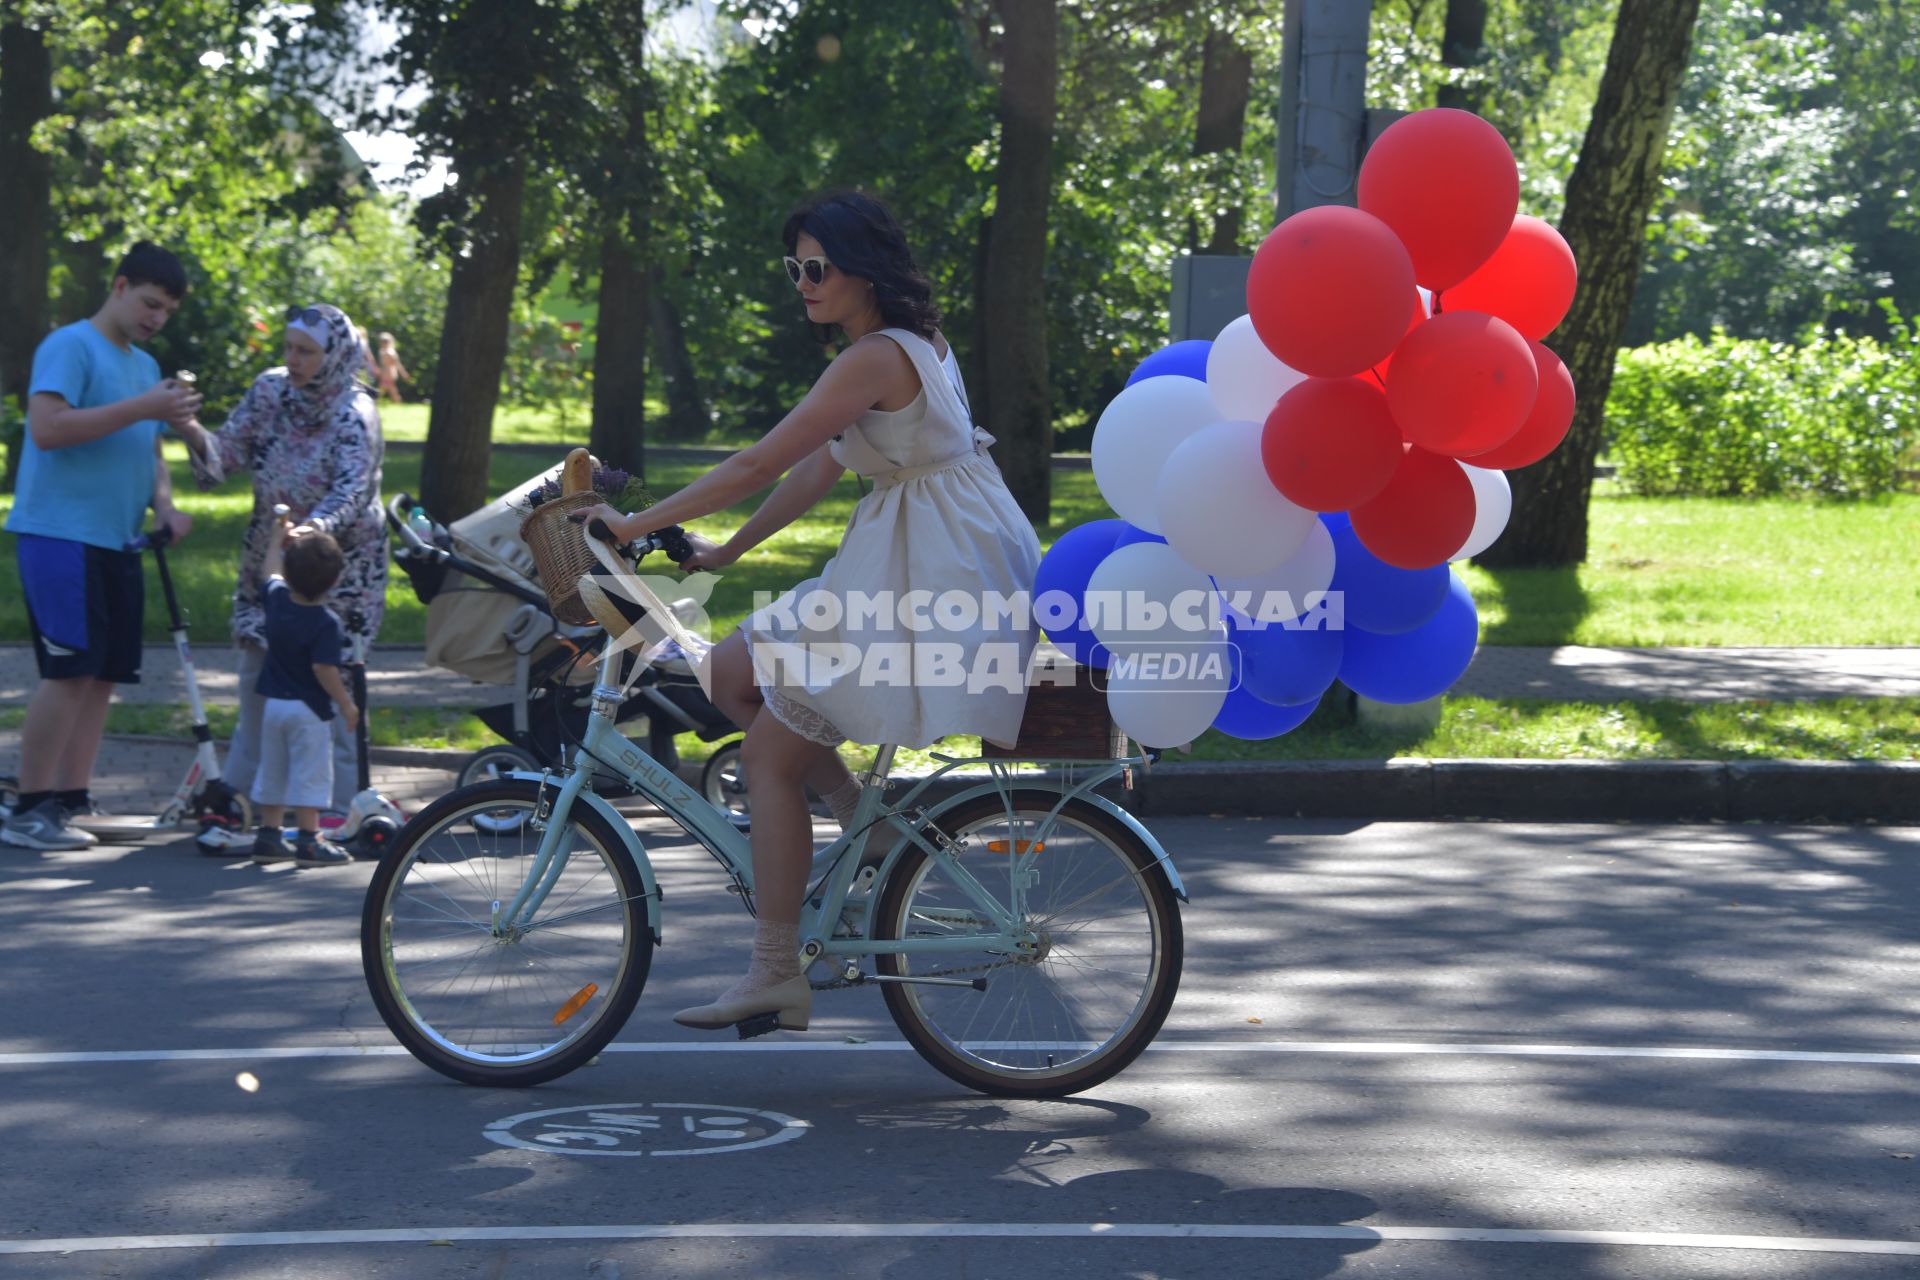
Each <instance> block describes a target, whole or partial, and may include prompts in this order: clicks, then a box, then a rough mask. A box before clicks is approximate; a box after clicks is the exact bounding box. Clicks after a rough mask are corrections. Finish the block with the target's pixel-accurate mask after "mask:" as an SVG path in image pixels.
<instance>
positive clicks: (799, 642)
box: [741, 329, 1040, 747]
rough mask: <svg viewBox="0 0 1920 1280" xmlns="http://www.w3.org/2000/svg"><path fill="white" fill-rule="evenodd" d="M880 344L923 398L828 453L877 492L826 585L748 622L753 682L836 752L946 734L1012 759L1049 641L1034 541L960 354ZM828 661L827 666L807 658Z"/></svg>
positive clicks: (882, 414)
mask: <svg viewBox="0 0 1920 1280" xmlns="http://www.w3.org/2000/svg"><path fill="white" fill-rule="evenodd" d="M880 332H882V333H884V334H885V335H886V336H887V337H889V338H891V339H893V341H895V342H896V343H898V344H899V345H900V348H901V350H903V351H905V352H906V353H907V357H908V358H909V359H911V360H912V361H913V367H914V370H915V371H916V372H917V373H918V374H919V375H920V394H919V395H918V396H917V397H916V398H915V399H914V402H913V403H912V404H910V405H908V406H907V407H906V408H904V409H900V410H897V411H894V412H886V411H882V410H878V409H874V410H869V411H868V412H866V413H864V414H862V415H860V417H859V418H858V419H857V420H856V421H855V422H854V423H853V425H852V426H850V427H848V428H847V430H846V431H845V432H843V433H842V434H840V435H839V436H836V437H835V438H834V440H833V442H832V444H831V445H830V446H829V448H830V450H831V451H832V454H833V457H834V458H835V460H836V461H838V462H840V463H841V465H843V466H845V467H847V468H848V469H849V470H851V471H855V472H857V473H859V474H860V475H862V476H865V477H867V478H868V479H870V480H871V481H872V482H873V490H872V492H870V493H868V494H867V495H866V496H865V497H863V498H862V499H861V500H860V502H859V504H858V505H857V506H856V507H854V510H853V516H852V518H851V519H849V520H848V521H847V530H846V533H845V535H843V537H842V538H841V542H840V550H839V552H838V553H837V554H836V555H835V556H834V557H833V559H831V560H829V561H828V562H827V564H826V567H825V568H824V569H822V570H821V571H820V575H819V576H818V577H816V578H810V579H808V580H807V581H805V582H802V583H800V584H799V585H798V586H796V587H794V588H793V589H792V590H791V591H789V592H787V593H786V594H785V595H783V596H782V597H780V598H779V599H778V600H776V601H774V602H773V603H772V604H771V605H768V606H767V607H765V608H763V609H760V610H758V611H756V612H755V613H754V614H753V615H752V616H751V617H749V618H748V619H747V620H746V621H745V622H744V623H742V624H741V630H742V632H743V633H744V634H745V636H746V640H747V644H748V646H749V649H750V651H751V652H752V654H753V658H754V674H755V680H756V682H757V683H758V684H759V686H760V691H761V694H762V696H763V697H764V698H765V700H766V706H767V709H768V710H770V711H771V712H772V713H773V714H774V716H775V718H776V719H778V720H779V721H780V722H781V723H782V724H784V725H786V726H787V727H788V728H790V729H792V730H793V731H794V732H795V733H798V734H800V735H801V736H802V737H805V738H808V739H811V740H812V741H814V742H820V743H824V744H826V745H829V746H832V745H836V744H838V743H839V742H841V741H842V740H844V739H849V738H850V739H852V740H853V741H856V742H863V743H875V744H878V743H893V744H895V745H897V746H904V747H924V746H928V745H930V744H932V743H934V742H936V741H938V740H939V739H940V738H942V737H944V736H946V735H947V734H950V733H977V734H979V735H980V736H981V737H983V738H985V739H987V740H988V741H989V742H993V743H996V744H998V745H1000V746H1011V745H1013V742H1014V740H1015V739H1016V738H1017V737H1018V736H1019V730H1020V717H1021V715H1022V714H1023V713H1024V711H1025V709H1026V680H1025V672H1026V668H1027V664H1028V661H1029V660H1030V659H1031V657H1032V654H1033V648H1034V644H1035V642H1036V640H1037V639H1038V635H1039V632H1038V628H1037V626H1036V624H1035V623H1034V621H1033V617H1032V609H1031V607H1030V606H1029V604H1028V597H1030V595H1031V593H1032V591H1033V580H1034V574H1035V572H1036V571H1037V570H1038V569H1039V567H1040V541H1039V539H1038V538H1036V537H1035V536H1034V532H1033V526H1032V525H1031V524H1030V523H1029V522H1028V520H1027V517H1026V515H1025V513H1023V512H1022V511H1021V510H1020V506H1019V504H1018V503H1016V502H1015V501H1014V499H1013V495H1012V494H1011V493H1010V492H1008V490H1007V485H1006V481H1005V480H1003V479H1002V478H1001V475H1000V468H999V467H998V466H996V465H995V464H994V461H993V459H992V457H991V456H989V455H988V453H987V446H988V445H990V444H992V443H993V437H992V436H990V435H988V434H987V433H986V432H985V431H983V430H981V429H979V428H977V427H975V426H974V425H973V415H972V412H971V410H970V409H969V407H968V405H967V393H966V387H965V385H964V384H963V383H962V382H961V379H960V367H959V364H958V363H957V362H956V361H955V360H954V358H953V350H952V348H951V347H949V348H948V350H947V354H946V356H945V358H944V359H943V358H942V357H940V356H939V355H937V354H936V353H935V351H934V347H933V344H932V343H931V342H929V341H927V340H926V339H925V338H922V337H920V336H919V335H918V334H915V333H912V332H910V331H908V330H905V329H883V330H881V331H880ZM916 592H917V593H919V595H918V596H913V595H911V594H910V593H916ZM856 593H860V594H863V595H864V596H865V600H864V601H859V600H856V598H855V597H856ZM995 596H997V597H998V598H999V599H1001V600H1007V601H1011V602H1013V604H1014V606H1015V607H1014V608H1012V609H1008V608H1003V607H997V606H996V605H995V603H994V601H995ZM969 600H971V601H973V602H974V604H975V605H978V606H980V607H978V608H970V607H969V606H968V604H967V602H968V601H969ZM836 604H838V605H839V606H841V607H840V608H839V609H837V610H836V608H835V607H834V606H835V605H836ZM862 605H864V607H860V606H862ZM916 606H918V607H916ZM836 613H837V615H838V616H836ZM823 653H824V654H830V655H832V660H828V661H816V660H810V659H809V660H802V659H801V655H803V654H811V655H820V654H823ZM856 655H857V656H858V658H859V661H858V663H857V665H850V664H851V660H852V658H853V657H854V656H856Z"/></svg>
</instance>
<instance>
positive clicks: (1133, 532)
mask: <svg viewBox="0 0 1920 1280" xmlns="http://www.w3.org/2000/svg"><path fill="white" fill-rule="evenodd" d="M1120 523H1121V524H1127V522H1126V521H1124V520H1122V521H1121V522H1120ZM1136 542H1158V543H1161V544H1163V545H1164V544H1165V543H1166V539H1165V538H1163V537H1161V536H1160V535H1159V534H1157V533H1148V532H1147V531H1146V530H1145V529H1142V528H1141V527H1140V526H1138V525H1133V524H1127V527H1126V528H1124V529H1122V530H1121V531H1120V536H1119V537H1118V538H1115V539H1114V540H1113V549H1114V550H1115V551H1118V550H1119V549H1120V548H1122V547H1130V546H1132V545H1133V544H1134V543H1136Z"/></svg>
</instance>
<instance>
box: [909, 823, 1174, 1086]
mask: <svg viewBox="0 0 1920 1280" xmlns="http://www.w3.org/2000/svg"><path fill="white" fill-rule="evenodd" d="M1059 801H1060V794H1059V792H1057V791H1047V790H1044V789H1037V788H1029V789H1021V790H1016V791H1014V792H1012V804H1011V807H1010V808H1009V805H1008V804H1007V803H1005V802H1004V801H1002V799H1001V798H1000V797H999V796H998V795H987V796H981V797H979V798H978V799H976V800H971V801H968V802H966V803H965V804H962V805H960V806H958V807H957V808H955V809H951V810H948V811H947V812H945V813H943V814H941V815H939V818H938V822H939V825H940V827H941V829H942V830H943V831H945V832H946V833H947V834H948V835H949V836H951V837H952V838H953V841H954V849H953V850H952V855H953V857H954V858H955V860H956V862H957V864H958V867H959V868H960V869H961V870H962V871H963V872H964V873H965V874H967V875H969V876H971V877H972V879H973V880H974V881H976V882H977V883H978V884H979V885H980V886H981V887H982V888H984V889H986V890H987V891H988V892H989V893H991V894H993V895H994V896H996V897H999V898H1000V900H1001V901H1002V902H1008V901H1010V896H1003V895H1009V894H1010V889H1011V885H1012V882H1013V879H1014V877H1016V876H1019V877H1022V878H1024V879H1025V880H1026V884H1027V887H1026V891H1025V904H1026V909H1025V912H1024V916H1023V918H1022V919H1021V920H1020V921H1019V922H1018V927H1019V928H1020V929H1021V930H1022V931H1023V932H1024V934H1025V935H1026V942H1027V945H1026V946H1025V947H1024V948H1020V949H1014V950H1008V949H1006V948H1005V947H1003V946H1000V945H996V944H994V943H992V942H990V941H988V940H986V939H983V940H982V945H981V947H980V948H979V949H978V950H977V951H976V950H971V949H969V950H964V951H958V952H955V951H938V952H907V953H882V954H881V955H879V956H878V957H877V958H876V961H875V965H876V968H877V969H878V970H879V972H880V973H882V974H885V975H888V976H892V977H901V978H916V977H918V978H944V979H949V980H952V979H959V980H964V981H969V982H971V981H973V980H976V979H984V980H985V983H986V989H985V990H984V991H981V990H976V989H974V988H973V987H971V986H957V985H955V986H949V985H933V984H916V983H910V982H909V983H896V982H889V983H887V984H886V987H885V992H886V1000H887V1011H888V1012H889V1013H891V1014H892V1015H893V1020H894V1023H895V1024H896V1025H897V1026H898V1027H899V1028H900V1033H901V1034H902V1035H903V1036H905V1037H906V1038H907V1040H908V1042H909V1043H911V1044H912V1045H913V1047H914V1048H915V1049H917V1050H918V1051H919V1052H920V1055H921V1056H922V1057H923V1058H925V1059H926V1060H927V1061H928V1062H929V1063H931V1064H932V1065H933V1066H935V1067H937V1068H938V1069H939V1070H941V1071H942V1072H945V1073H946V1074H947V1075H948V1076H950V1077H951V1078H953V1079H954V1080H957V1081H959V1082H960V1083H961V1084H964V1085H966V1086H967V1087H969V1088H971V1089H977V1090H979V1091H980V1092H982V1093H988V1094H995V1095H1000V1096H1008V1097H1039V1098H1053V1097H1062V1096H1064V1095H1066V1094H1070V1093H1078V1092H1080V1091H1081V1090H1083V1089H1089V1088H1092V1087H1093V1086H1094V1085H1096V1084H1099V1083H1100V1082H1101V1081H1103V1080H1106V1079H1108V1078H1109V1077H1111V1076H1112V1075H1114V1073H1116V1072H1118V1071H1119V1070H1121V1069H1122V1068H1123V1067H1125V1066H1126V1065H1127V1064H1128V1063H1130V1062H1132V1061H1133V1060H1134V1059H1135V1058H1136V1057H1138V1056H1139V1055H1140V1053H1141V1051H1142V1050H1144V1049H1145V1048H1146V1047H1147V1045H1148V1043H1149V1042H1151V1041H1152V1039H1153V1037H1154V1035H1155V1034H1156V1033H1158V1032H1159V1030H1160V1026H1161V1024H1162V1023H1163V1022H1165V1021H1166V1017H1167V1011H1168V1010H1169V1009H1170V1008H1172V1006H1173V997H1174V993H1175V991H1176V990H1177V989H1178V987H1179V985H1180V962H1181V933H1180V911H1179V904H1178V903H1177V901H1176V900H1175V898H1174V896H1173V891H1172V889H1171V888H1170V887H1169V885H1168V883H1167V879H1166V876H1165V875H1164V874H1163V873H1162V872H1161V870H1160V868H1159V867H1158V866H1157V865H1156V864H1155V860H1154V856H1153V852H1152V850H1151V849H1150V848H1149V847H1148V846H1147V844H1146V843H1145V842H1144V841H1142V840H1141V839H1140V837H1139V836H1138V835H1136V834H1135V833H1134V832H1133V831H1131V830H1130V829H1129V828H1128V827H1127V826H1126V825H1125V824H1124V823H1121V822H1118V821H1116V820H1115V819H1114V818H1113V817H1111V816H1110V815H1109V814H1107V813H1105V812H1104V811H1102V810H1101V809H1100V808H1098V807H1097V806H1095V805H1091V804H1088V803H1086V802H1085V801H1080V800H1075V801H1071V802H1069V803H1068V804H1067V805H1066V806H1065V807H1064V808H1063V809H1062V810H1061V811H1060V814H1059V815H1058V817H1057V818H1056V819H1055V820H1054V823H1053V825H1052V827H1051V828H1050V829H1048V830H1047V831H1046V833H1045V834H1044V836H1042V835H1041V834H1040V832H1039V827H1040V824H1041V822H1042V821H1043V820H1044V819H1045V818H1046V816H1047V814H1048V813H1050V812H1051V811H1052V810H1053V807H1054V806H1055V805H1056V804H1058V803H1059ZM991 929H992V926H991V924H990V922H989V921H988V920H987V919H986V918H985V915H984V913H983V912H982V911H981V910H980V909H979V907H978V906H977V904H976V902H975V899H974V898H973V897H972V896H971V895H970V894H969V893H968V892H967V891H966V890H965V889H963V888H962V887H961V882H960V880H959V879H957V878H956V875H955V873H954V872H953V871H952V870H950V869H949V868H948V867H946V866H945V865H943V864H942V863H941V862H940V861H939V860H937V859H935V858H932V857H929V856H928V855H927V854H926V853H925V851H923V850H921V849H920V848H919V847H918V846H910V847H909V848H908V849H907V851H906V852H905V853H903V854H902V855H901V856H900V859H899V861H897V862H896V863H895V864H894V866H893V869H892V870H891V871H890V872H889V873H888V875H887V879H886V883H885V884H884V885H882V886H881V889H880V893H879V896H878V900H877V906H876V908H875V911H874V927H873V937H874V938H875V939H876V940H880V939H908V940H911V939H916V938H952V937H956V936H959V937H964V936H966V935H968V934H975V933H987V932H989V931H991Z"/></svg>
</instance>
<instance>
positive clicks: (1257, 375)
mask: <svg viewBox="0 0 1920 1280" xmlns="http://www.w3.org/2000/svg"><path fill="white" fill-rule="evenodd" d="M1306 380H1307V375H1306V374H1304V373H1301V372H1299V371H1298V370H1296V369H1293V368H1291V367H1290V366H1288V365H1285V364H1282V363H1281V362H1280V358H1279V357H1278V356H1276V355H1274V354H1273V352H1271V351H1269V350H1267V344H1266V343H1264V342H1262V341H1260V335H1259V334H1257V333H1255V332H1254V331H1253V319H1252V317H1251V316H1241V317H1240V318H1239V319H1238V320H1235V321H1234V322H1233V323H1231V324H1229V325H1228V326H1227V327H1226V328H1224V329H1222V330H1221V331H1220V336H1219V337H1217V338H1215V339H1214V340H1213V347H1212V349H1211V350H1209V351H1208V352H1207V390H1208V391H1210V392H1212V393H1213V405H1214V408H1216V409H1218V410H1219V411H1220V412H1219V413H1218V414H1216V415H1215V416H1216V417H1221V418H1228V419H1235V420H1239V421H1245V422H1262V423H1263V422H1265V421H1266V420H1267V415H1268V414H1270V413H1272V412H1273V406H1274V405H1276V404H1278V403H1279V402H1280V397H1281V396H1283V395H1285V394H1287V392H1289V391H1291V390H1292V389H1293V388H1294V387H1295V386H1297V385H1298V384H1300V383H1302V382H1305V381H1306Z"/></svg>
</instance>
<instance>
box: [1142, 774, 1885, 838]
mask: <svg viewBox="0 0 1920 1280" xmlns="http://www.w3.org/2000/svg"><path fill="white" fill-rule="evenodd" d="M1133 807H1134V809H1135V811H1136V812H1138V813H1140V814H1142V815H1160V816H1169V817H1170V816H1175V815H1193V814H1209V815H1217V816H1221V817H1287V818H1366V819H1374V820H1382V821H1391V820H1400V821H1408V820H1412V821H1424V820H1436V819H1462V820H1480V821H1494V822H1778V823H1801V822H1834V823H1892V824H1901V825H1909V824H1920V761H1907V760H1735V761H1719V760H1407V759H1403V760H1353V761H1345V760H1302V761H1273V762H1268V763H1261V764H1241V763H1195V764H1181V763H1176V764H1170V765H1169V764H1162V765H1159V766H1156V767H1155V768H1154V769H1152V770H1151V771H1150V772H1149V773H1148V775H1147V778H1146V784H1145V786H1144V787H1143V788H1142V790H1141V793H1140V794H1139V797H1138V799H1137V800H1136V802H1135V804H1134V805H1133Z"/></svg>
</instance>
